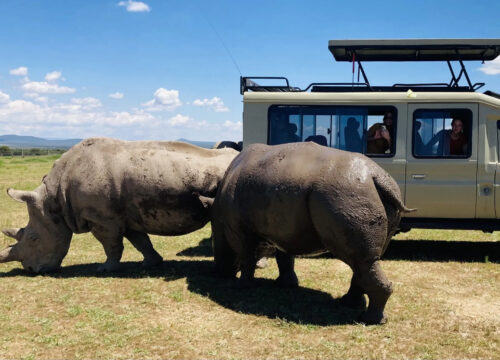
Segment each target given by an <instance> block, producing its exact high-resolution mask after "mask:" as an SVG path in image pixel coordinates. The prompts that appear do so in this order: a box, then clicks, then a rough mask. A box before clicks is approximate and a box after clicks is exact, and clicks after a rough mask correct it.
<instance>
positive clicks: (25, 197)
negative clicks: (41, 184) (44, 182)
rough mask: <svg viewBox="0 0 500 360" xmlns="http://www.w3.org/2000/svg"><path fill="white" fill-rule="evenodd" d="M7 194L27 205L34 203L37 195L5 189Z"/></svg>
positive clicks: (32, 192) (30, 192) (31, 192)
mask: <svg viewBox="0 0 500 360" xmlns="http://www.w3.org/2000/svg"><path fill="white" fill-rule="evenodd" d="M7 194H8V195H9V196H10V197H11V198H13V199H14V200H16V201H19V202H25V203H28V204H30V203H34V202H35V201H36V200H37V198H38V194H37V193H36V192H34V191H22V190H14V189H12V188H8V189H7Z"/></svg>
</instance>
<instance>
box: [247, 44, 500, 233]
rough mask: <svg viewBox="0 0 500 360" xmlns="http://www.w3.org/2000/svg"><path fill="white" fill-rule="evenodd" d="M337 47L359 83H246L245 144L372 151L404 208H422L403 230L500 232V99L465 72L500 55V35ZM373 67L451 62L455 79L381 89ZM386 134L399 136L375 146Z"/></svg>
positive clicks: (282, 80)
mask: <svg viewBox="0 0 500 360" xmlns="http://www.w3.org/2000/svg"><path fill="white" fill-rule="evenodd" d="M329 50H330V51H331V53H332V54H333V56H334V58H335V59H336V60H337V61H348V62H352V63H353V75H354V65H355V64H357V65H358V82H356V83H355V82H354V81H353V82H352V83H312V84H310V85H309V86H308V87H306V88H305V89H300V88H297V87H293V86H290V85H289V82H288V80H287V79H286V78H284V77H242V78H241V79H240V80H241V81H240V85H241V94H242V95H243V103H244V107H243V144H244V146H247V145H249V144H252V143H265V144H270V145H272V144H281V143H286V142H294V141H315V142H317V143H320V144H322V145H324V146H329V147H335V148H338V149H342V150H350V151H357V152H360V153H364V154H366V155H367V156H369V157H371V158H373V160H374V161H376V162H377V163H378V164H379V165H380V166H382V167H383V168H384V169H385V170H386V171H388V172H389V173H390V174H391V175H392V176H393V177H394V178H395V179H396V181H397V183H398V184H399V186H400V188H401V194H402V196H403V198H404V201H405V205H406V206H407V207H410V208H417V209H418V211H417V212H413V213H408V214H406V215H405V218H403V220H402V222H401V230H402V231H404V230H409V229H410V228H452V229H480V230H483V231H488V232H491V231H496V230H500V221H499V219H500V167H499V157H500V95H499V94H497V93H494V92H492V91H485V92H479V91H478V90H479V89H480V88H482V87H483V86H484V83H475V84H473V83H472V82H471V80H470V78H469V75H468V73H467V71H466V68H465V66H464V61H471V60H476V61H478V60H479V61H489V60H493V59H495V58H496V57H497V56H498V55H499V54H500V39H474V40H459V39H454V40H449V39H448V40H445V39H433V40H354V41H347V40H346V41H336V40H331V41H330V42H329ZM365 61H444V62H447V64H448V67H449V69H450V73H451V80H450V81H449V82H447V83H425V84H394V85H391V86H373V85H372V84H370V82H369V81H368V78H367V76H366V73H365V71H364V69H363V66H362V62H365ZM452 62H453V65H454V66H455V67H457V64H458V65H459V69H460V71H459V72H456V71H455V70H454V67H453V66H452ZM360 75H362V78H363V82H359V77H360ZM353 80H354V77H353ZM263 82H264V83H266V84H265V85H259V83H261V84H262V83H263ZM276 83H278V85H276ZM462 83H464V84H463V85H461V84H462ZM388 114H390V115H391V116H392V124H389V123H390V121H388V120H387V121H384V123H385V122H387V126H389V125H390V129H389V130H386V129H383V128H384V126H382V125H385V124H384V123H383V118H384V116H386V117H389V116H388ZM453 119H459V120H460V121H461V129H459V130H460V131H458V132H457V131H455V134H454V137H455V138H456V137H457V136H458V137H459V138H460V139H461V143H460V144H459V145H460V146H459V148H460V149H459V151H456V148H457V146H456V142H455V140H454V144H455V151H450V147H451V145H450V143H451V141H450V136H451V133H452V122H453V123H454V124H456V123H459V121H457V120H455V121H453ZM456 126H458V125H456ZM377 130H378V131H379V133H378V135H377V136H378V140H379V141H380V138H381V136H380V135H381V134H382V133H383V132H384V133H386V134H387V133H389V135H390V136H389V138H390V141H389V140H388V139H386V140H385V141H386V146H385V148H384V147H382V148H378V149H377V148H375V149H374V147H373V146H370V141H372V140H373V138H375V137H376V136H374V135H376V134H375V133H376V132H377ZM386 137H387V136H386ZM382 142H383V141H382Z"/></svg>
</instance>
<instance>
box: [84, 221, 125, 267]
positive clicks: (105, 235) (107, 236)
mask: <svg viewBox="0 0 500 360" xmlns="http://www.w3.org/2000/svg"><path fill="white" fill-rule="evenodd" d="M91 232H92V235H94V236H95V238H96V239H97V240H99V242H100V243H101V244H102V246H103V248H104V252H105V253H106V257H107V259H106V262H105V263H104V264H101V265H99V267H98V268H97V271H116V270H119V268H120V260H121V258H122V254H123V236H122V235H121V234H119V233H118V232H117V231H116V230H108V229H105V228H103V227H94V228H93V229H92V231H91Z"/></svg>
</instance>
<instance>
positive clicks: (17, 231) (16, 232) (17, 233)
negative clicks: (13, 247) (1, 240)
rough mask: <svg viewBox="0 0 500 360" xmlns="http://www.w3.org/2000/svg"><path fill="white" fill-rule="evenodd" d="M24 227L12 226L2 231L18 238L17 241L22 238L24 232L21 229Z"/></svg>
mask: <svg viewBox="0 0 500 360" xmlns="http://www.w3.org/2000/svg"><path fill="white" fill-rule="evenodd" d="M21 230H22V229H19V228H10V229H3V230H2V232H3V233H4V234H5V235H7V236H8V237H11V238H13V239H16V240H17V241H19V240H21V237H22V234H23V232H22V231H21Z"/></svg>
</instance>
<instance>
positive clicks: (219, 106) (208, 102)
mask: <svg viewBox="0 0 500 360" xmlns="http://www.w3.org/2000/svg"><path fill="white" fill-rule="evenodd" d="M193 105H194V106H201V107H207V108H209V109H212V110H214V111H215V112H228V111H229V109H228V108H227V107H226V106H225V105H224V102H223V101H222V100H221V99H220V98H219V97H217V96H214V97H213V98H211V99H203V100H200V99H196V100H195V101H193Z"/></svg>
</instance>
